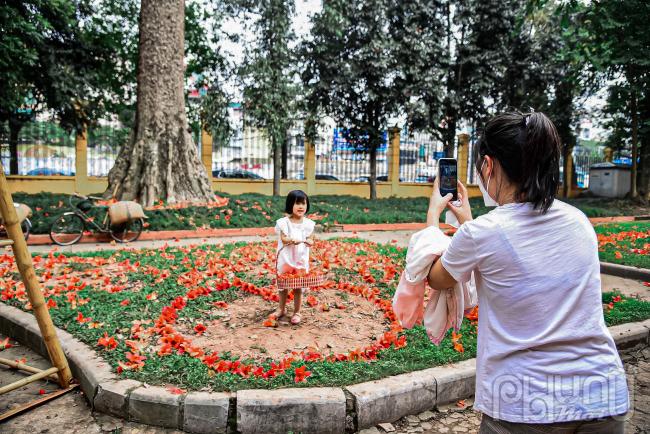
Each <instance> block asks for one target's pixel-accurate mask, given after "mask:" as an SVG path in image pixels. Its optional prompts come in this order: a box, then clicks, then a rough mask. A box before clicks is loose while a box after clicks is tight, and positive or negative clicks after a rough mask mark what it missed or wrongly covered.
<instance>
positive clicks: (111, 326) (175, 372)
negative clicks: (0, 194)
mask: <svg viewBox="0 0 650 434" xmlns="http://www.w3.org/2000/svg"><path fill="white" fill-rule="evenodd" d="M356 241H358V240H356ZM345 242H346V243H353V242H355V240H349V239H346V240H345ZM244 245H245V244H244V243H237V244H226V245H224V246H200V247H195V248H193V250H188V249H187V248H182V247H166V248H164V249H158V250H142V251H135V250H121V251H110V252H108V251H101V252H88V253H82V254H75V255H72V254H62V253H59V254H56V255H53V256H52V258H53V259H56V258H57V257H58V256H59V255H63V256H68V257H79V258H103V259H109V260H110V261H111V262H124V261H127V260H128V261H129V263H130V264H136V263H138V265H137V267H135V269H134V270H132V271H127V272H125V273H124V275H125V276H126V280H124V279H121V276H120V274H121V273H115V272H113V273H112V274H111V276H112V277H111V284H119V283H125V284H127V285H136V284H137V283H139V282H141V283H143V287H142V288H137V289H133V290H131V289H128V288H127V289H124V290H122V291H121V292H114V293H113V292H107V291H105V290H101V288H100V286H99V285H90V286H88V287H86V288H84V289H81V290H79V291H77V292H76V293H77V297H78V299H81V300H83V299H88V300H89V301H88V303H86V304H80V305H78V306H76V308H73V306H71V305H70V304H69V303H68V302H67V301H66V300H67V295H68V294H69V293H70V292H67V291H64V292H61V294H60V295H56V296H53V297H51V298H52V299H53V300H55V301H56V303H57V307H56V308H52V309H51V310H50V313H51V315H52V318H53V321H54V323H55V324H56V325H57V326H58V327H61V328H63V329H66V330H67V331H69V332H70V333H72V334H73V335H74V336H76V337H77V338H79V339H80V340H82V341H83V342H85V343H86V344H88V345H89V346H91V347H93V348H97V340H98V339H99V338H100V337H101V336H102V335H103V334H104V333H105V332H106V333H108V335H109V336H115V338H116V340H117V342H118V346H117V348H116V349H115V350H113V351H106V350H102V349H99V352H100V354H101V356H102V357H104V358H105V359H106V360H107V361H108V362H109V363H110V364H111V366H112V367H113V368H117V366H118V362H120V361H125V357H124V354H125V352H126V351H129V349H128V347H127V345H126V342H125V341H126V339H129V336H130V333H131V327H132V326H133V321H135V320H144V319H155V318H157V317H158V316H159V315H160V313H161V310H162V308H163V306H166V305H169V304H170V303H171V302H172V300H174V299H175V298H176V297H179V296H183V295H185V294H186V293H187V291H188V288H187V287H185V286H183V285H182V284H180V283H179V282H178V279H177V276H178V275H180V274H182V273H185V272H188V271H190V270H192V268H193V267H195V266H196V265H195V264H194V263H193V261H188V260H187V259H186V258H195V257H196V255H197V254H198V253H201V252H199V250H203V251H205V252H207V253H208V256H209V257H211V258H229V259H230V260H232V258H233V255H234V254H235V253H234V250H235V249H236V248H238V247H242V246H244ZM361 247H362V248H360V249H359V251H358V253H357V256H368V254H370V253H374V252H372V251H373V250H374V251H375V252H377V253H379V254H380V255H382V256H387V257H389V258H392V259H394V260H397V261H403V259H404V254H405V251H404V249H400V248H397V247H395V246H393V245H376V244H372V243H367V242H364V244H363V245H362V246H361ZM45 259H47V258H45ZM79 262H82V261H81V260H79V261H77V263H75V262H72V263H73V264H75V265H74V266H72V268H74V269H77V270H79V271H85V270H88V267H84V264H80V263H79ZM148 267H153V268H156V269H158V270H170V271H172V272H173V275H172V277H171V278H169V279H166V280H164V281H163V282H160V283H156V282H155V279H156V276H155V275H153V274H152V273H151V272H150V271H147V270H150V268H148ZM1 268H2V263H1V262H0V269H1ZM377 268H378V269H376V270H371V271H372V274H373V276H374V277H379V276H380V272H381V270H380V269H379V268H380V267H377ZM198 270H199V271H200V272H204V271H206V270H205V266H198ZM43 271H44V269H43V268H42V267H41V266H39V267H37V273H38V274H39V275H40V274H42V273H43ZM203 274H205V273H203ZM332 274H333V275H335V276H337V277H336V279H344V280H345V281H347V280H348V279H350V278H351V277H354V276H352V274H354V273H352V274H351V271H350V270H349V269H343V268H338V269H334V271H333V273H332ZM238 276H240V277H241V278H242V279H245V280H246V281H249V282H252V281H253V280H254V276H248V275H247V273H246V272H245V271H244V272H239V273H238ZM398 279H399V275H397V276H396V277H395V278H394V279H393V280H391V281H389V282H387V283H384V282H380V283H377V284H376V286H377V287H378V288H379V289H380V296H381V297H382V298H383V299H390V298H391V297H392V295H393V294H394V291H395V287H396V283H397V280H398ZM199 285H201V284H199ZM154 292H155V293H157V299H155V300H147V295H150V294H152V293H154ZM3 295H4V294H3ZM616 295H618V294H616V293H606V294H603V302H604V303H609V302H611V301H612V300H613V297H614V296H616ZM240 297H253V295H249V294H247V293H244V292H242V291H240V290H238V289H236V288H234V287H230V288H229V289H226V290H224V291H214V292H212V293H210V294H209V295H207V296H203V297H198V298H196V299H193V300H187V306H186V307H185V308H184V309H183V310H182V311H179V316H180V318H179V320H178V322H184V323H187V324H195V323H196V322H199V321H206V320H208V319H210V316H209V315H212V313H211V304H212V303H213V302H215V301H225V302H231V301H232V300H234V299H237V298H240ZM125 299H128V300H129V301H130V304H129V305H127V306H122V305H121V304H120V302H121V301H122V300H125ZM622 300H623V301H621V302H617V303H615V305H614V308H613V309H611V310H607V311H606V312H605V314H604V315H605V321H606V323H607V324H608V325H615V324H621V323H625V322H630V321H641V320H644V319H647V318H650V303H648V302H644V301H640V300H636V299H631V298H625V297H623V298H622ZM6 303H8V304H11V305H14V306H17V307H20V308H24V302H21V301H19V300H17V299H16V298H9V300H7V301H6ZM79 312H81V313H82V314H83V316H84V317H90V318H93V320H94V321H96V322H99V323H101V325H100V326H99V327H98V328H89V327H88V324H80V323H79V322H77V321H76V317H77V315H78V314H79ZM344 312H345V311H342V314H344ZM404 333H405V335H406V337H407V345H406V347H404V348H400V349H397V348H395V347H391V348H389V349H386V350H382V351H381V352H380V353H379V358H378V360H376V361H374V362H328V361H318V362H304V361H299V362H296V363H295V364H294V365H293V367H292V368H291V369H289V370H288V371H287V373H285V374H282V375H279V376H277V377H275V378H273V379H271V380H265V379H261V378H256V377H250V378H243V377H241V376H239V375H236V374H232V373H217V374H216V375H211V374H210V371H209V369H208V367H207V366H206V365H205V364H203V363H202V362H201V361H200V360H199V359H197V358H194V357H190V356H188V355H187V354H182V355H181V354H176V353H174V354H172V355H167V356H158V355H156V353H155V352H151V353H146V356H147V360H146V362H145V366H144V368H143V369H142V370H139V371H124V373H123V374H122V376H123V377H125V378H133V379H137V380H140V381H146V382H147V383H150V384H160V385H167V384H173V385H175V386H178V387H180V388H183V389H188V390H200V389H203V388H209V389H210V390H214V391H224V390H238V389H247V388H271V389H272V388H279V387H309V386H342V385H346V384H351V383H358V382H361V381H369V380H374V379H379V378H383V377H386V376H390V375H395V374H400V373H405V372H410V371H414V370H420V369H425V368H429V367H432V366H436V365H440V364H446V363H450V362H457V361H460V360H465V359H469V358H473V357H475V356H476V326H475V325H473V324H470V322H469V321H467V320H466V321H464V322H463V326H462V328H461V330H460V333H461V334H462V338H461V340H460V342H461V343H462V344H463V347H464V349H465V351H464V352H463V353H459V352H456V351H455V350H454V348H453V344H452V342H451V338H450V336H449V334H448V336H447V337H446V338H445V339H444V340H443V341H442V343H441V344H440V345H439V346H435V345H433V344H432V343H431V342H430V341H429V339H428V337H427V335H426V332H425V330H424V328H423V327H421V326H416V327H414V328H413V329H411V330H407V331H405V332H404ZM217 339H218V337H217ZM220 356H221V357H222V358H224V359H228V358H230V359H232V356H230V355H229V354H228V353H227V348H224V349H223V351H222V352H221V353H220ZM270 362H271V360H268V361H267V362H265V363H264V364H263V366H265V367H268V366H269V364H270ZM302 365H306V366H307V369H308V370H309V371H310V372H311V373H312V375H311V377H309V378H308V381H306V382H304V383H299V384H295V383H294V376H293V375H294V374H293V369H294V368H296V367H298V366H302Z"/></svg>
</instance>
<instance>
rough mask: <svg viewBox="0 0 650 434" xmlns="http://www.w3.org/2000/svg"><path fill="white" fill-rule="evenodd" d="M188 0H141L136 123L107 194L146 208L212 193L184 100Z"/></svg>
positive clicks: (196, 199)
mask: <svg viewBox="0 0 650 434" xmlns="http://www.w3.org/2000/svg"><path fill="white" fill-rule="evenodd" d="M184 17H185V2H184V0H142V2H141V6H140V40H139V56H138V77H137V80H138V95H137V111H136V119H135V125H134V128H133V132H132V134H131V138H130V140H129V142H128V143H127V144H126V145H125V146H123V147H122V149H121V150H120V153H119V155H118V157H117V160H116V161H115V165H114V166H113V168H112V169H111V171H110V173H109V175H108V189H107V190H106V193H105V195H107V196H110V195H113V194H115V196H116V197H117V198H118V199H121V200H136V201H138V202H140V203H142V204H144V205H145V206H150V205H152V204H153V203H154V202H155V201H156V200H158V199H164V200H167V201H169V202H182V201H192V202H204V201H208V200H212V199H213V198H214V194H213V192H212V189H211V188H210V183H209V180H208V177H207V175H206V172H205V168H204V167H203V164H202V162H201V160H200V158H199V152H198V149H197V146H196V145H195V144H194V142H193V140H192V136H191V135H190V133H189V125H188V122H187V117H186V115H185V99H184V96H183V76H184V68H185V67H184V63H183V55H184V42H185V37H184Z"/></svg>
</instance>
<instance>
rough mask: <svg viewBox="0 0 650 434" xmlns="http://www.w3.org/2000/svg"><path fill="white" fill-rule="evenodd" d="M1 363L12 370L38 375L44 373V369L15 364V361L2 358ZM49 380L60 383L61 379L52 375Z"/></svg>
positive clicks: (0, 358)
mask: <svg viewBox="0 0 650 434" xmlns="http://www.w3.org/2000/svg"><path fill="white" fill-rule="evenodd" d="M0 363H2V364H3V365H7V366H9V367H10V368H14V369H18V370H20V371H25V372H30V373H32V374H38V373H39V372H43V370H42V369H38V368H34V367H33V366H29V365H25V364H23V363H18V362H14V361H13V360H9V359H4V358H2V357H0ZM47 378H48V380H52V381H59V377H57V376H56V375H50V376H49V377H47Z"/></svg>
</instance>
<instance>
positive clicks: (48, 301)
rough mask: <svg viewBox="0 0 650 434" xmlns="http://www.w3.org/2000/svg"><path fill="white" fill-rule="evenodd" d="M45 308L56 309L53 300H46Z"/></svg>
mask: <svg viewBox="0 0 650 434" xmlns="http://www.w3.org/2000/svg"><path fill="white" fill-rule="evenodd" d="M47 307H49V308H50V309H53V308H55V307H56V301H54V299H53V298H50V299H48V300H47Z"/></svg>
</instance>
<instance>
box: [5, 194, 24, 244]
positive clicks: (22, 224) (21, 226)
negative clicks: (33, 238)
mask: <svg viewBox="0 0 650 434" xmlns="http://www.w3.org/2000/svg"><path fill="white" fill-rule="evenodd" d="M19 206H20V204H18V203H14V207H15V208H18V207H19ZM30 214H31V213H30ZM20 228H21V229H22V230H23V235H25V241H27V239H28V238H29V233H30V231H31V230H32V222H31V221H29V218H28V217H25V220H23V221H22V222H20ZM3 238H9V234H7V230H6V229H5V226H4V224H3V222H2V219H0V239H3Z"/></svg>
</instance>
